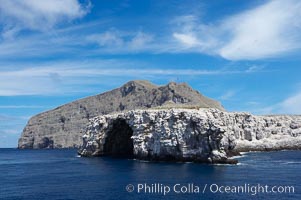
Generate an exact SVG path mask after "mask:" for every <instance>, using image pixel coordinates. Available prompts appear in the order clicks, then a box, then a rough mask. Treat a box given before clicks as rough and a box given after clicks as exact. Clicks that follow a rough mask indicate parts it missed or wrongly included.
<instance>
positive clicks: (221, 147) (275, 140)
mask: <svg viewBox="0 0 301 200" xmlns="http://www.w3.org/2000/svg"><path fill="white" fill-rule="evenodd" d="M284 149H301V116H288V115H281V116H280V115H279V116H254V115H251V114H248V113H236V112H233V113H232V112H224V111H219V110H217V109H163V110H134V111H128V112H124V113H116V114H110V115H103V116H99V117H95V118H92V119H90V124H89V125H88V128H87V131H86V133H85V135H84V136H83V145H82V147H81V149H80V150H79V154H80V155H82V156H102V155H112V156H125V157H133V158H138V159H144V160H164V161H169V160H171V161H194V162H206V163H236V162H237V161H235V160H232V159H231V158H230V156H231V155H234V154H235V153H237V152H242V151H266V150H284Z"/></svg>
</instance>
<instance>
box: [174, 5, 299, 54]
mask: <svg viewBox="0 0 301 200" xmlns="http://www.w3.org/2000/svg"><path fill="white" fill-rule="evenodd" d="M300 10H301V2H300V1H298V0H275V1H269V2H267V3H266V4H264V5H261V6H258V7H256V8H254V9H251V10H247V11H244V12H241V13H239V14H236V15H233V16H230V17H227V18H226V19H222V20H221V22H217V23H215V24H214V23H213V24H212V23H211V24H208V25H207V24H206V23H204V22H203V23H202V22H201V21H196V19H195V18H193V17H187V16H183V18H184V19H182V25H181V26H180V27H181V28H180V29H179V30H178V31H175V32H174V33H173V36H174V38H175V39H176V40H178V41H179V43H181V44H182V45H183V46H186V47H187V46H188V47H190V49H189V50H190V51H195V52H201V53H208V54H217V55H220V56H222V57H223V58H226V59H228V60H256V59H262V58H269V57H275V56H281V55H285V54H287V53H290V52H293V51H295V50H297V49H300V48H301V36H300V31H301V12H300ZM185 50H187V49H185Z"/></svg>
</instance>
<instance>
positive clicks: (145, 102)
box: [18, 80, 224, 149]
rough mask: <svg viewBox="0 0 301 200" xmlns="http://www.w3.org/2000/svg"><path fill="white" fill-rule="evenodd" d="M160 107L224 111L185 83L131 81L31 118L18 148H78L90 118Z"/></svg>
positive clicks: (217, 104) (216, 103)
mask: <svg viewBox="0 0 301 200" xmlns="http://www.w3.org/2000/svg"><path fill="white" fill-rule="evenodd" d="M160 106H161V107H173V108H176V107H185V106H188V107H191V106H196V107H201V108H216V109H219V110H224V108H223V107H222V106H221V104H220V103H219V102H217V101H215V100H212V99H210V98H208V97H205V96H203V95H202V94H200V93H199V92H198V91H196V90H193V89H192V88H191V87H190V86H189V85H187V84H186V83H179V84H178V83H174V82H171V83H169V84H167V85H164V86H157V85H154V84H152V83H150V82H148V81H141V80H138V81H130V82H128V83H126V84H125V85H123V86H121V87H120V88H117V89H114V90H112V91H109V92H105V93H102V94H99V95H96V96H91V97H87V98H84V99H80V100H77V101H74V102H71V103H68V104H65V105H62V106H60V107H58V108H55V109H53V110H50V111H47V112H44V113H41V114H38V115H36V116H33V117H32V118H31V119H30V120H29V121H28V123H27V125H26V127H25V128H24V130H23V133H22V135H21V138H20V139H19V142H18V148H20V149H28V148H29V149H31V148H34V149H43V148H70V147H71V148H72V147H80V146H81V145H82V135H83V134H84V132H85V129H86V126H87V124H88V122H89V119H90V118H93V117H96V116H99V115H104V114H109V113H112V112H120V111H125V110H134V109H148V108H153V107H160Z"/></svg>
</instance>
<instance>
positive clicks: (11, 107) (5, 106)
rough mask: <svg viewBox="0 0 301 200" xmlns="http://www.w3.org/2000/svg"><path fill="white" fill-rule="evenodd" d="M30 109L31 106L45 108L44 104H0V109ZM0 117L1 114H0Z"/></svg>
mask: <svg viewBox="0 0 301 200" xmlns="http://www.w3.org/2000/svg"><path fill="white" fill-rule="evenodd" d="M1 108H2V109H3V108H4V109H19V108H21V109H24V108H26V109H27V108H28V109H32V108H46V107H45V106H38V105H0V109H1ZM0 119H1V116H0Z"/></svg>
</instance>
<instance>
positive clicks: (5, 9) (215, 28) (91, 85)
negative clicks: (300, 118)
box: [0, 0, 301, 148]
mask: <svg viewBox="0 0 301 200" xmlns="http://www.w3.org/2000/svg"><path fill="white" fill-rule="evenodd" d="M300 75H301V1H299V0H274V1H267V0H252V1H241V0H203V1H200V0H185V1H184V0H168V1H162V0H152V1H149V0H143V1H141V0H97V1H96V0H95V1H92V0H63V1H62V0H43V1H40V0H25V1H24V0H0V148H8V147H17V141H18V138H19V137H20V135H21V133H22V130H23V128H24V126H25V125H26V123H27V121H28V120H29V118H30V117H32V116H33V115H35V114H38V113H40V112H43V111H47V110H50V109H53V108H56V107H57V106H59V105H62V104H65V103H68V102H71V101H74V100H76V99H79V98H84V97H87V96H91V95H96V94H99V93H102V92H105V91H108V90H111V89H114V88H116V87H120V86H121V85H123V84H124V83H126V82H127V81H129V80H134V79H144V80H149V81H151V82H153V83H155V84H159V85H164V84H167V83H168V82H170V81H175V82H187V83H188V84H189V85H190V86H191V87H193V88H194V89H196V90H198V91H200V92H201V93H202V94H204V95H205V96H208V97H211V98H214V99H216V100H218V101H221V103H222V105H223V106H224V107H225V108H226V110H228V111H244V112H249V113H252V114H301V78H300V77H301V76H300Z"/></svg>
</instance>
